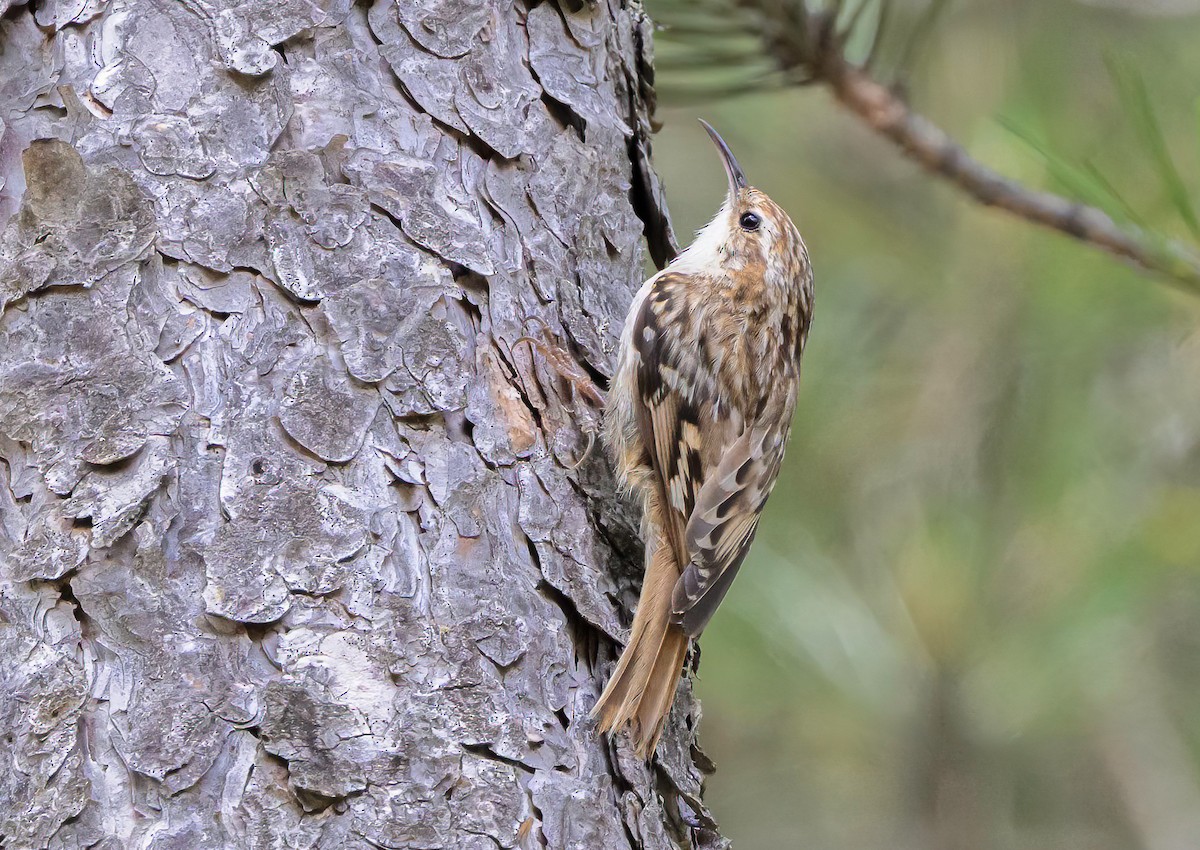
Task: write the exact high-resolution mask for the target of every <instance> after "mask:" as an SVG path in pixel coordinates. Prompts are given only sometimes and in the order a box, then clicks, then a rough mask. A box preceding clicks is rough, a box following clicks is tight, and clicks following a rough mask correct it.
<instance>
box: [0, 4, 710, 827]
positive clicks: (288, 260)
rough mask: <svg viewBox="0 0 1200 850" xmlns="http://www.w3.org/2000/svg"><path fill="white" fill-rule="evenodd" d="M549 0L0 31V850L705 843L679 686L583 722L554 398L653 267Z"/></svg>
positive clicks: (302, 9) (593, 27)
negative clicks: (660, 724)
mask: <svg viewBox="0 0 1200 850" xmlns="http://www.w3.org/2000/svg"><path fill="white" fill-rule="evenodd" d="M568 5H569V4H568ZM575 5H577V6H579V8H577V9H574V10H571V9H559V8H557V7H556V6H555V5H553V4H551V3H541V4H536V3H532V2H531V3H520V2H518V3H516V4H515V5H514V4H510V3H508V2H501V0H457V2H456V1H455V0H421V1H420V2H414V0H402V2H400V3H392V2H388V0H378V1H377V2H376V3H374V4H373V5H371V4H366V5H360V4H356V5H350V4H349V2H348V0H329V2H325V3H321V4H319V5H318V4H317V3H315V2H310V0H244V2H241V3H240V4H225V3H216V2H211V1H210V0H183V2H178V3H154V2H148V0H117V2H105V0H45V2H40V3H35V4H31V5H29V6H25V5H22V4H19V3H18V4H17V5H15V6H14V5H13V4H12V3H11V2H6V0H0V13H3V18H0V107H2V111H0V117H2V118H3V122H4V123H3V126H2V131H3V135H2V137H0V179H2V180H3V184H2V186H0V222H4V221H7V226H6V229H5V230H4V231H3V236H2V237H0V555H2V556H3V569H2V572H0V736H2V737H3V741H4V743H3V745H2V746H0V760H2V762H3V763H2V765H0V846H4V847H11V848H27V847H56V848H57V847H64V848H66V847H71V848H74V847H104V848H117V847H138V848H154V849H155V850H165V848H176V847H178V848H188V850H196V849H197V848H218V847H251V848H260V847H261V848H268V847H272V848H315V847H322V848H324V847H329V848H333V847H338V848H340V847H397V848H400V847H404V848H407V847H413V848H480V850H482V849H483V848H487V850H492V848H495V847H497V846H499V847H503V848H511V847H539V846H546V847H552V848H589V850H592V848H605V850H608V848H617V847H636V848H643V847H644V848H668V847H721V846H724V845H725V842H724V840H723V839H721V838H720V837H719V836H718V835H717V834H716V832H715V831H714V830H713V827H714V825H713V823H712V821H711V819H710V818H709V817H708V815H707V813H706V812H705V810H704V808H703V805H702V804H701V802H700V801H699V796H700V792H701V781H702V769H703V768H702V765H705V764H706V759H704V757H703V755H702V754H701V753H700V751H699V750H698V749H697V748H696V745H695V737H694V732H693V728H694V725H695V722H694V721H695V717H696V716H697V714H698V712H697V706H696V704H695V702H694V701H693V700H692V699H691V696H690V693H684V694H681V698H680V700H679V702H678V704H677V706H676V711H675V714H674V715H673V717H672V720H671V722H670V724H669V727H668V731H667V734H666V736H665V739H664V742H663V744H662V745H661V747H660V750H659V756H658V758H657V759H656V761H655V762H654V763H653V764H652V765H645V764H643V763H641V762H639V761H637V760H636V759H634V758H633V757H632V755H631V754H630V751H629V749H628V745H627V743H626V742H625V741H624V740H622V739H618V741H617V742H615V743H614V744H609V743H608V742H606V741H605V740H603V739H602V738H599V737H598V736H597V735H596V734H595V730H594V727H593V725H592V723H591V722H590V721H589V720H588V717H587V714H588V710H589V709H590V708H591V706H592V704H593V702H594V701H595V699H596V696H597V694H598V692H599V689H600V687H601V685H602V684H603V682H604V680H605V677H606V676H607V674H608V672H609V671H610V670H611V667H612V662H613V660H614V657H615V654H616V651H617V643H616V640H617V639H618V638H619V637H620V636H622V635H623V634H624V629H623V625H624V624H626V623H627V622H628V609H629V607H630V606H631V604H632V602H633V600H634V598H635V588H636V585H637V580H638V577H639V576H640V571H641V566H640V546H639V544H638V543H637V539H636V535H635V533H634V531H633V529H634V528H635V527H636V522H635V521H636V517H635V516H634V515H633V512H632V510H631V509H630V508H629V507H628V506H627V505H623V504H621V503H620V502H618V500H617V499H616V498H615V496H614V493H613V486H612V480H611V477H610V474H609V469H608V466H607V464H606V463H605V462H604V460H603V458H602V457H601V454H602V453H601V452H599V451H593V452H591V453H590V454H589V455H588V457H587V459H586V460H585V462H584V463H583V464H582V465H581V466H580V467H579V468H578V469H577V470H572V469H571V466H572V464H574V463H575V461H576V460H577V459H578V458H579V457H581V456H582V455H583V454H584V452H585V447H586V446H587V444H588V433H587V432H588V431H589V429H594V427H595V421H596V418H597V411H596V410H595V409H593V405H592V404H591V403H590V402H589V401H588V399H587V398H586V397H584V396H582V395H580V394H579V393H578V392H577V390H576V389H575V384H574V382H572V381H569V380H566V379H565V378H564V377H563V373H564V372H565V373H567V374H570V372H571V369H570V368H567V367H571V366H574V367H575V368H577V369H580V374H589V373H590V374H591V375H592V376H593V377H595V378H596V379H597V380H600V381H601V383H603V381H602V380H601V378H602V376H604V375H607V374H609V369H610V367H611V364H612V361H613V356H614V346H615V344H616V341H617V335H618V333H619V330H620V323H621V319H622V317H623V315H624V311H625V309H626V306H627V304H628V303H629V300H630V297H631V295H632V293H633V291H634V289H635V287H636V286H637V284H638V283H639V282H640V280H641V278H642V276H643V254H642V247H641V239H642V235H643V231H645V233H646V235H647V236H648V241H649V245H650V247H651V251H652V253H653V254H654V256H655V259H656V260H657V261H660V262H661V260H662V259H663V258H665V257H666V256H668V255H669V253H670V251H671V247H672V240H671V235H670V229H669V225H668V224H667V222H666V218H665V211H664V210H663V206H662V204H661V199H660V192H659V189H658V184H657V181H656V178H655V176H654V174H653V171H652V170H651V169H650V166H649V163H648V147H649V143H648V136H649V114H650V110H651V108H652V95H653V92H652V89H651V87H650V82H651V81H650V73H651V71H650V68H651V66H650V62H651V59H650V56H649V48H650V26H649V22H648V21H647V19H646V18H645V16H644V14H643V13H642V11H641V10H640V8H639V7H638V5H637V3H636V0H597V1H596V2H595V3H582V2H580V3H576V4H575ZM10 7H11V8H10ZM524 336H532V337H535V338H537V339H538V340H539V341H540V342H539V346H533V345H531V344H529V343H528V342H522V341H521V337H524ZM564 353H569V359H568V360H566V361H564V362H563V363H561V364H559V365H558V366H557V367H555V366H553V365H552V364H551V362H550V361H552V360H553V359H554V357H555V356H559V355H562V354H564ZM576 364H577V365H576ZM584 369H586V370H588V371H587V372H584V371H582V370H584ZM683 687H684V689H685V690H686V689H687V686H686V684H685V685H684V686H683Z"/></svg>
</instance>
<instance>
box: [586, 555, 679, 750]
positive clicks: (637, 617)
mask: <svg viewBox="0 0 1200 850" xmlns="http://www.w3.org/2000/svg"><path fill="white" fill-rule="evenodd" d="M678 578H679V569H678V567H676V565H675V558H674V556H673V555H672V552H671V547H670V546H667V545H659V546H657V547H656V548H655V550H654V553H653V554H652V555H651V556H650V563H649V564H648V565H647V567H646V578H645V583H644V584H643V585H642V596H641V599H640V600H639V601H638V607H637V612H636V613H635V614H634V617H633V630H632V632H631V634H630V636H629V643H628V644H627V645H626V646H625V651H624V652H622V653H621V658H620V660H619V661H618V662H617V669H616V672H614V673H613V675H612V678H611V679H610V680H609V682H608V685H607V686H606V687H605V688H604V693H602V694H601V695H600V699H599V701H597V703H596V707H595V708H593V709H592V716H593V717H596V718H598V719H599V727H600V731H602V732H611V731H612V730H614V729H618V728H620V727H621V726H622V725H624V724H626V723H628V724H629V725H630V732H631V734H632V736H633V741H634V746H635V749H636V750H637V753H638V754H639V755H641V756H643V757H649V756H650V754H651V753H653V752H654V748H655V746H656V745H657V744H658V737H659V735H661V734H662V728H663V723H664V722H665V721H666V718H667V715H668V714H669V713H670V712H671V705H672V704H673V703H674V702H675V688H676V686H677V684H678V682H679V674H680V672H681V670H682V669H683V661H684V656H685V655H686V654H687V647H688V637H687V635H685V634H684V633H683V632H682V631H681V630H680V629H679V628H677V627H676V626H673V625H671V591H672V589H673V588H674V586H675V582H676V580H677V579H678Z"/></svg>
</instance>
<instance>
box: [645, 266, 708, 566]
mask: <svg viewBox="0 0 1200 850" xmlns="http://www.w3.org/2000/svg"><path fill="white" fill-rule="evenodd" d="M686 285H687V278H686V276H684V275H680V274H664V275H661V276H660V277H659V279H658V280H657V281H656V282H655V285H654V287H653V289H652V290H651V292H650V293H649V295H648V296H647V297H646V300H645V302H644V303H643V304H642V309H641V312H640V313H639V314H638V317H637V320H636V323H635V325H634V328H633V342H634V345H636V346H637V348H638V355H639V356H638V369H637V378H638V392H639V394H640V396H641V399H640V400H641V404H640V405H639V406H638V409H637V420H638V430H639V431H640V432H641V435H642V441H643V442H644V444H645V445H646V446H647V448H648V449H649V452H650V455H651V457H650V461H651V466H652V467H653V469H654V472H655V475H654V479H655V484H656V486H657V488H658V491H659V499H660V504H661V505H662V507H663V511H662V513H663V520H664V525H665V531H666V535H667V539H668V541H669V542H670V544H671V548H672V550H673V551H674V553H675V559H676V563H677V564H679V565H680V567H681V568H682V567H683V566H684V565H685V564H687V563H688V562H689V561H690V560H691V557H690V554H689V552H688V548H687V543H686V531H685V529H686V526H687V518H688V516H689V515H690V514H691V512H692V506H693V504H694V503H695V496H696V490H697V489H698V487H699V486H700V484H699V477H700V476H701V475H702V469H701V464H700V458H699V441H700V436H699V425H698V420H699V408H698V406H697V405H696V403H695V397H694V395H695V390H694V386H693V384H694V382H693V381H691V380H690V379H689V376H688V375H687V374H686V373H685V372H683V371H681V366H682V365H683V363H684V362H685V361H684V360H683V359H682V356H685V353H684V352H680V351H677V350H675V349H674V347H673V346H672V344H671V337H670V336H669V335H667V334H664V333H663V328H664V327H665V326H667V325H668V324H669V323H671V322H672V321H675V320H676V319H677V317H675V316H672V315H671V314H672V313H673V312H675V311H678V310H679V309H681V306H682V305H681V303H680V300H681V298H682V293H681V292H679V291H677V290H678V289H679V288H680V287H685V286H686ZM686 355H688V356H690V352H688V353H686Z"/></svg>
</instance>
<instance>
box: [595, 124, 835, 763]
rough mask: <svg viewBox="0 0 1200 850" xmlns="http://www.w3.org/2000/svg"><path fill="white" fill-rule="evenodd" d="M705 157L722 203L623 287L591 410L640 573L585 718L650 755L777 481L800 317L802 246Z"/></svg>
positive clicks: (809, 284) (803, 334)
mask: <svg viewBox="0 0 1200 850" xmlns="http://www.w3.org/2000/svg"><path fill="white" fill-rule="evenodd" d="M701 123H702V124H703V125H704V128H705V129H706V130H707V131H708V134H709V136H711V137H712V140H713V142H714V143H715V144H716V146H717V150H718V152H719V153H720V156H721V160H722V162H723V164H724V166H725V173H726V175H727V176H728V178H729V192H728V194H727V195H726V197H725V203H724V204H722V206H721V208H720V209H719V210H718V211H717V214H716V217H715V218H713V220H712V221H711V222H709V223H708V225H706V226H705V227H704V228H703V229H702V230H700V231H699V233H697V234H696V238H695V240H694V241H693V242H692V244H691V246H690V247H688V248H687V250H685V251H683V252H682V253H681V254H680V255H679V256H678V257H677V258H676V259H675V260H674V261H673V262H671V264H670V265H668V266H667V267H666V268H665V269H663V270H662V271H660V272H659V273H658V274H656V275H654V276H653V277H651V278H650V279H649V280H647V281H646V282H645V283H644V284H643V285H642V287H641V289H639V290H638V293H637V295H636V296H634V299H633V305H632V306H631V307H630V308H629V315H628V316H627V317H626V319H625V327H624V330H623V332H622V335H621V346H620V350H619V354H618V361H617V369H616V373H615V375H614V377H613V380H612V384H611V388H610V390H609V394H608V401H607V405H606V407H605V416H604V439H605V442H606V444H607V447H608V450H609V452H610V454H611V456H612V459H613V462H614V464H615V466H616V469H617V475H618V479H619V481H620V483H621V485H622V487H624V488H625V489H626V490H627V491H629V492H631V493H632V494H633V495H634V496H635V497H637V498H638V499H639V500H640V501H641V503H642V506H643V514H642V539H643V540H644V541H645V544H646V573H645V579H644V581H643V584H642V593H641V598H640V599H639V600H638V606H637V610H636V612H635V614H634V619H633V628H632V631H631V633H630V636H629V642H628V643H627V644H626V646H625V650H624V652H622V653H621V658H620V660H619V661H618V662H617V668H616V671H615V672H614V673H613V675H612V678H611V679H610V680H609V682H608V685H607V686H606V687H605V689H604V692H603V693H602V694H601V695H600V699H599V701H598V702H597V703H596V706H595V708H594V709H593V710H592V715H593V716H594V717H596V718H597V719H598V723H599V727H600V729H601V730H602V731H605V732H612V731H615V730H618V729H620V728H621V727H623V726H625V725H628V727H629V731H630V734H631V736H632V738H633V743H634V747H635V749H636V751H637V753H638V754H639V755H641V756H642V757H649V756H650V755H651V754H652V753H653V752H654V749H655V747H656V746H657V744H658V738H659V735H661V734H662V729H663V723H664V721H665V720H666V717H667V715H668V713H669V712H670V710H671V705H672V704H673V703H674V701H675V689H676V685H677V683H678V681H679V678H680V674H681V672H682V670H683V665H684V659H685V657H686V655H687V650H688V646H689V644H690V642H691V641H693V640H695V639H696V638H698V637H699V636H700V633H701V632H702V631H704V627H705V626H706V625H707V624H708V621H709V620H710V619H711V618H712V616H713V613H714V612H715V611H716V610H717V606H718V605H720V604H721V600H722V599H723V598H724V597H725V594H726V593H727V592H728V590H729V586H730V584H731V583H732V582H733V579H734V577H735V576H736V575H737V572H738V568H739V567H740V566H741V564H742V561H743V560H745V558H746V553H747V552H748V551H749V549H750V544H751V542H752V541H753V540H754V533H755V531H756V530H757V528H758V521H759V517H760V516H761V515H762V510H763V506H764V505H765V504H766V501H767V496H769V495H770V493H771V489H772V488H773V487H774V486H775V481H776V479H777V478H778V477H779V468H780V465H781V463H782V461H783V453H784V448H785V446H786V444H787V440H788V435H789V433H790V431H791V422H792V413H793V411H794V410H795V408H796V393H797V389H798V387H799V382H800V357H801V355H802V354H803V353H804V345H805V341H806V340H807V339H808V329H809V325H810V323H811V321H812V309H813V276H812V266H811V265H810V263H809V258H808V249H807V248H806V247H805V245H804V240H803V239H801V238H800V233H799V231H797V230H796V226H795V225H794V224H793V223H792V220H791V218H789V217H788V214H787V213H786V212H784V211H783V209H782V208H781V207H780V206H779V205H778V204H776V203H775V202H774V201H772V200H771V199H770V198H769V197H767V196H766V194H764V193H763V192H762V191H761V190H760V189H757V188H755V187H753V186H750V185H749V184H748V183H747V182H746V177H745V175H744V174H743V173H742V169H741V167H740V166H739V165H738V162H737V160H736V159H735V158H734V156H733V153H732V151H730V149H729V146H728V145H726V144H725V142H724V140H723V139H722V138H721V137H720V136H719V135H718V134H717V132H716V130H714V129H713V128H712V127H711V126H710V125H709V124H708V123H707V122H704V121H701Z"/></svg>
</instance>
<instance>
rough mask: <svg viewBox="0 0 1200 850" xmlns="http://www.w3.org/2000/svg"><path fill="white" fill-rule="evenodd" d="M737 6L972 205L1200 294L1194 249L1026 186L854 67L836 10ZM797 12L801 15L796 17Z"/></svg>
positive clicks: (791, 68) (752, 1)
mask: <svg viewBox="0 0 1200 850" xmlns="http://www.w3.org/2000/svg"><path fill="white" fill-rule="evenodd" d="M738 5H739V6H741V7H742V8H743V9H754V10H756V11H757V12H758V15H759V16H760V20H762V21H763V23H764V26H763V28H762V43H763V45H764V47H765V48H766V49H767V51H768V52H769V53H770V54H771V56H772V58H773V59H774V60H775V61H776V62H777V63H778V65H779V67H780V69H781V70H782V71H783V72H784V74H785V75H787V76H788V78H789V79H791V80H793V81H794V82H796V83H798V84H821V85H825V86H826V87H828V88H829V90H830V91H831V92H832V93H833V95H834V97H835V98H836V99H837V100H838V102H839V103H841V104H842V105H843V106H844V107H846V108H847V109H848V110H849V111H850V112H851V113H853V114H854V115H856V116H857V117H858V118H860V119H861V120H862V121H863V122H864V123H865V124H866V125H867V126H869V127H870V128H871V129H872V130H874V131H875V132H876V133H878V134H879V135H881V136H883V137H884V138H885V139H888V140H889V141H890V142H892V144H894V145H895V146H896V147H898V148H899V149H900V151H901V152H902V153H904V154H905V155H906V156H908V157H909V158H910V159H912V160H914V161H916V162H917V163H918V164H920V165H921V166H922V167H923V168H925V169H926V170H927V171H929V172H930V173H932V174H936V175H938V176H940V177H942V178H944V179H945V180H947V181H948V182H949V183H950V184H951V185H953V186H956V187H958V189H959V190H961V191H962V192H964V193H965V194H967V195H968V196H970V197H971V198H972V199H974V200H975V201H977V202H978V203H981V204H984V205H985V206H991V207H996V208H998V209H1002V210H1006V211H1007V212H1009V213H1011V214H1012V215H1015V216H1017V217H1018V218H1021V219H1024V220H1026V221H1030V222H1033V223H1035V224H1040V225H1042V226H1044V227H1048V228H1050V229H1052V230H1057V231H1059V232H1060V233H1064V234H1066V235H1067V236H1070V237H1072V238H1074V239H1078V240H1079V241H1081V242H1084V243H1086V244H1089V245H1092V246H1094V247H1097V248H1100V249H1102V250H1104V251H1107V252H1109V253H1111V254H1114V255H1116V256H1118V257H1121V258H1123V259H1126V260H1128V261H1130V262H1132V263H1133V264H1135V265H1137V266H1140V267H1141V268H1143V269H1145V270H1146V271H1150V272H1153V273H1156V274H1160V275H1163V276H1164V277H1166V278H1168V279H1169V280H1170V281H1171V282H1173V283H1175V284H1176V285H1178V286H1180V287H1181V288H1183V289H1186V290H1188V291H1190V292H1194V293H1200V255H1198V254H1197V253H1196V251H1195V250H1193V249H1192V248H1190V247H1188V246H1186V245H1184V244H1181V243H1179V242H1177V241H1174V240H1170V239H1167V238H1164V237H1162V236H1159V235H1158V234H1154V233H1151V232H1148V231H1146V230H1142V229H1140V228H1137V227H1135V226H1133V225H1129V224H1119V223H1118V222H1116V221H1114V220H1113V218H1112V217H1111V216H1110V215H1108V213H1106V212H1104V211H1103V210H1101V209H1099V208H1097V207H1094V206H1090V205H1088V204H1085V203H1081V202H1078V201H1074V200H1071V199H1069V198H1065V197H1063V196H1061V195H1057V194H1054V193H1052V192H1043V191H1039V190H1036V189H1032V188H1030V187H1028V186H1025V185H1023V184H1021V183H1019V182H1018V181H1016V180H1012V179H1010V178H1007V177H1004V176H1003V175H1001V174H999V173H998V172H996V171H994V170H993V169H991V168H989V167H988V166H986V165H984V164H983V163H981V162H979V161H978V160H976V159H974V158H972V157H971V155H970V154H968V153H967V151H966V150H965V149H964V148H963V147H962V145H960V144H958V143H957V142H955V141H954V139H952V138H951V137H950V135H949V134H948V133H946V132H945V131H944V130H942V129H941V128H940V127H938V126H937V125H935V124H934V123H933V122H931V121H929V120H928V119H926V118H924V117H922V116H921V115H919V114H917V113H916V112H914V111H913V110H912V108H911V107H910V106H909V104H908V103H907V102H906V101H905V100H904V98H903V97H902V96H901V95H900V94H898V93H897V92H896V91H894V90H893V89H891V88H889V87H888V86H885V85H884V84H883V83H881V82H879V81H878V80H877V79H876V78H875V77H873V76H872V74H871V72H870V71H869V70H868V67H869V65H868V66H865V67H864V66H859V65H856V64H854V63H852V62H851V61H850V60H849V59H848V58H847V57H846V54H845V49H844V48H845V45H846V42H847V39H848V38H849V35H850V31H849V29H842V30H839V29H838V27H837V25H836V15H835V14H830V13H828V12H819V11H812V10H809V9H808V8H807V6H805V4H804V3H803V2H799V0H797V2H795V3H794V4H787V3H784V4H781V3H779V2H778V0H739V2H738ZM784 10H786V13H785V12H784ZM797 16H799V17H801V18H803V20H802V21H799V22H797V20H796V18H797ZM879 29H881V27H877V32H876V34H875V38H876V39H877V40H878V38H879V37H880V33H879V32H878V30H879ZM869 52H870V53H873V52H874V51H873V50H872V51H869Z"/></svg>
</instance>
